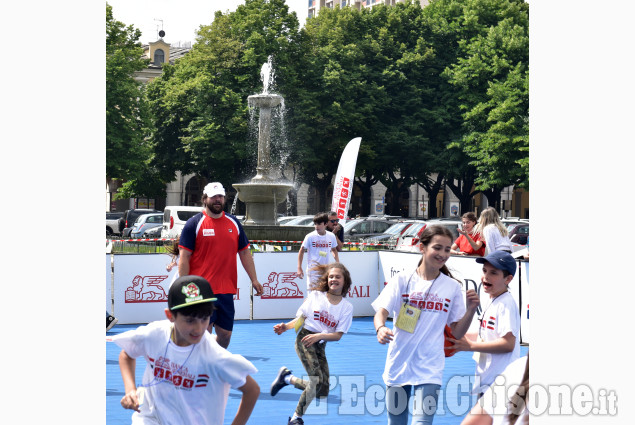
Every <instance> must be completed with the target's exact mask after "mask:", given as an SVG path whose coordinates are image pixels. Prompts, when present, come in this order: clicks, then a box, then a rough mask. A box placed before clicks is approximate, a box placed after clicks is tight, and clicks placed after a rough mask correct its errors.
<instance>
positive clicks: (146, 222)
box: [130, 213, 163, 238]
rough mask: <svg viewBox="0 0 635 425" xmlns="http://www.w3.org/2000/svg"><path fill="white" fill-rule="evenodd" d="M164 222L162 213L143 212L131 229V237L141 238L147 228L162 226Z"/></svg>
mask: <svg viewBox="0 0 635 425" xmlns="http://www.w3.org/2000/svg"><path fill="white" fill-rule="evenodd" d="M162 224H163V214H162V213H156V214H142V215H140V216H139V217H137V220H135V222H134V225H133V226H132V230H131V231H130V237H132V238H140V237H142V236H143V233H144V232H145V231H146V230H149V229H152V228H153V227H161V225H162Z"/></svg>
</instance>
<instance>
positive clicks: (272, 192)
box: [232, 56, 293, 225]
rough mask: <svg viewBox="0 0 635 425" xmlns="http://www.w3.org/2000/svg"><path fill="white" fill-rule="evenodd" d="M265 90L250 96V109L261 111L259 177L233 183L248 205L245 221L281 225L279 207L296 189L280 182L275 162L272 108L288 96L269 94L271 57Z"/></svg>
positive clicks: (264, 72) (265, 69)
mask: <svg viewBox="0 0 635 425" xmlns="http://www.w3.org/2000/svg"><path fill="white" fill-rule="evenodd" d="M260 77H261V79H262V82H263V92H262V93H260V94H254V95H251V96H248V97H247V103H248V105H249V107H250V108H257V109H258V110H259V117H258V164H257V166H256V176H255V177H254V178H252V179H251V181H250V183H242V184H233V185H232V186H233V187H234V188H235V189H236V190H237V191H238V193H237V196H238V198H239V199H240V200H241V201H243V202H244V203H245V204H246V205H247V213H246V217H245V224H247V225H253V224H277V220H276V218H277V217H276V206H277V203H278V202H282V201H283V200H285V199H286V197H287V193H288V192H289V190H291V189H292V188H293V185H292V184H291V183H287V182H282V181H280V177H279V176H276V175H275V174H274V170H273V167H272V165H271V116H272V110H273V109H274V108H276V107H279V106H280V105H281V104H282V103H283V101H284V99H283V98H282V96H280V95H278V94H273V93H269V92H268V91H269V88H270V87H271V86H272V85H273V77H274V71H273V67H272V66H271V56H269V59H268V61H267V62H266V63H265V64H264V65H263V66H262V68H261V70H260Z"/></svg>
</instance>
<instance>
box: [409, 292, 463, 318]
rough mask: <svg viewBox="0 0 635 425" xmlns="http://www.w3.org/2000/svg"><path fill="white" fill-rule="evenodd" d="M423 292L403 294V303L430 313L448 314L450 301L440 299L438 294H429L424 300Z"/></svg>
mask: <svg viewBox="0 0 635 425" xmlns="http://www.w3.org/2000/svg"><path fill="white" fill-rule="evenodd" d="M423 297H424V293H423V292H413V293H412V294H401V299H402V302H405V303H408V304H409V305H411V306H412V307H416V308H418V309H420V310H428V311H430V312H437V311H444V312H446V313H447V311H448V308H449V307H450V301H451V300H449V299H447V298H445V299H443V298H439V296H438V295H437V294H427V295H425V299H423Z"/></svg>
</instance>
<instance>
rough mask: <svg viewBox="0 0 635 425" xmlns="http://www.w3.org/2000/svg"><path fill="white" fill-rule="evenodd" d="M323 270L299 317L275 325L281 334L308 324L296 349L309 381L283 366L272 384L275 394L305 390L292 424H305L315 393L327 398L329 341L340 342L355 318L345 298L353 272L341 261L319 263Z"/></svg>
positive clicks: (299, 335)
mask: <svg viewBox="0 0 635 425" xmlns="http://www.w3.org/2000/svg"><path fill="white" fill-rule="evenodd" d="M317 269H318V270H319V271H322V274H321V277H320V278H319V279H318V282H317V286H316V288H315V290H313V291H311V292H310V293H309V295H308V297H307V299H306V300H305V301H304V303H302V305H301V306H300V308H299V309H298V312H297V313H296V318H295V319H293V320H292V321H290V322H288V323H279V324H277V325H274V327H273V330H274V332H275V333H277V334H278V335H281V334H282V333H283V332H285V331H288V330H289V329H294V328H295V327H296V324H298V321H300V322H299V325H298V327H300V326H301V324H302V322H304V327H303V328H302V329H301V330H300V331H299V332H298V335H297V337H296V339H295V351H296V353H297V354H298V357H299V358H300V361H301V362H302V365H303V366H304V369H305V370H306V373H307V375H308V376H309V377H310V378H309V381H305V380H303V379H300V378H298V377H297V376H294V375H292V374H291V371H290V370H289V369H287V368H286V367H285V366H282V367H281V368H280V371H279V372H278V376H277V377H276V379H275V380H274V381H273V383H272V384H271V395H272V396H275V395H276V394H277V393H278V391H280V389H281V388H282V387H284V386H286V385H293V386H294V387H296V388H298V389H300V390H303V391H302V395H301V396H300V401H299V402H298V406H297V407H296V409H295V413H294V414H293V416H292V417H290V418H289V422H288V424H289V425H293V424H304V421H303V419H302V415H304V413H305V412H306V409H307V408H308V407H309V404H311V401H312V400H313V398H315V396H316V395H317V397H326V396H327V395H328V393H329V365H328V362H327V360H326V352H325V347H326V341H339V340H340V338H342V335H344V334H345V333H346V332H348V329H349V328H350V326H351V323H352V321H353V305H352V304H351V303H350V302H349V301H348V300H346V299H344V297H346V294H347V293H348V290H349V288H350V287H351V283H352V281H351V275H350V273H349V272H348V270H347V269H346V267H344V265H343V264H340V263H331V264H328V265H323V266H319V267H318V268H317Z"/></svg>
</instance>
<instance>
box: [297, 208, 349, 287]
mask: <svg viewBox="0 0 635 425" xmlns="http://www.w3.org/2000/svg"><path fill="white" fill-rule="evenodd" d="M328 221H329V216H328V214H327V213H317V214H315V216H314V217H313V225H314V226H315V230H314V231H312V232H311V233H309V234H308V235H306V236H305V237H304V240H303V241H302V246H301V247H300V252H298V273H297V274H298V277H299V278H300V279H302V278H303V277H304V272H303V270H302V259H303V258H304V253H305V252H306V253H307V256H306V287H307V289H308V290H309V291H311V290H313V289H315V288H314V286H315V285H316V284H317V281H318V279H319V278H320V269H319V268H317V267H316V266H319V265H321V264H328V263H330V262H331V255H333V258H335V262H336V263H339V261H340V257H339V256H338V254H337V238H336V237H335V235H334V234H333V233H331V232H327V231H326V224H327V223H328Z"/></svg>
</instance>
